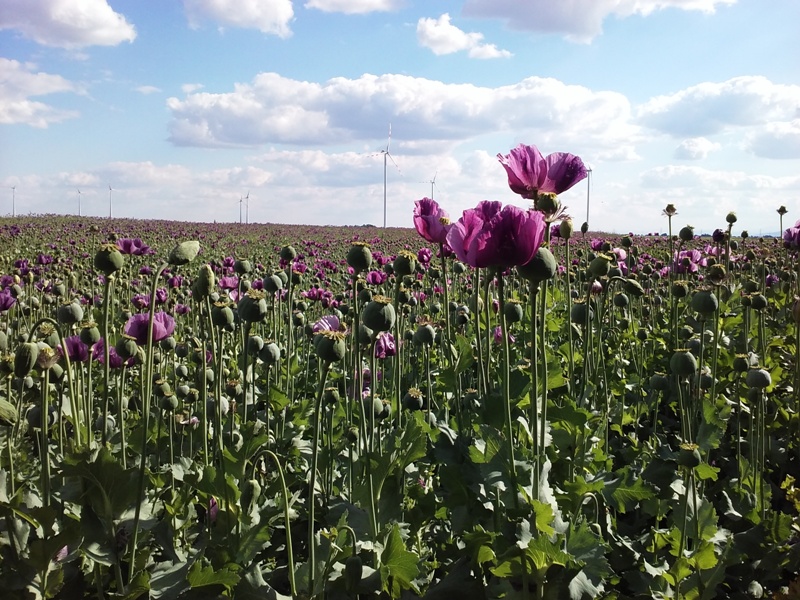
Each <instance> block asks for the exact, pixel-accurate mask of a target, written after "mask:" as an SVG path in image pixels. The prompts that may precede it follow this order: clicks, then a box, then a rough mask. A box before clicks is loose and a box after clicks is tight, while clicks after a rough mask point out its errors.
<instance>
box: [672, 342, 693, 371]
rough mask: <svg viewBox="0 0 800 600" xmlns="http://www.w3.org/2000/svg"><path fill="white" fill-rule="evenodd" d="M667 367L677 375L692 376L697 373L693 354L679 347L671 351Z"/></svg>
mask: <svg viewBox="0 0 800 600" xmlns="http://www.w3.org/2000/svg"><path fill="white" fill-rule="evenodd" d="M669 367H670V369H671V370H672V372H673V373H675V374H676V375H677V376H678V377H693V376H694V375H695V373H697V359H696V358H695V357H694V354H692V353H691V352H689V351H688V350H686V349H685V348H681V349H679V350H675V352H674V353H673V355H672V358H670V360H669Z"/></svg>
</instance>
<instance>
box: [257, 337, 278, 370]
mask: <svg viewBox="0 0 800 600" xmlns="http://www.w3.org/2000/svg"><path fill="white" fill-rule="evenodd" d="M258 358H260V359H261V361H262V362H263V363H264V364H265V365H267V366H269V367H271V366H273V365H276V364H278V363H279V362H280V360H281V349H280V347H279V346H278V344H276V343H275V342H265V343H263V346H262V348H261V350H259V352H258Z"/></svg>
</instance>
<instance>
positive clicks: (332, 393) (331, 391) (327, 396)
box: [322, 387, 341, 406]
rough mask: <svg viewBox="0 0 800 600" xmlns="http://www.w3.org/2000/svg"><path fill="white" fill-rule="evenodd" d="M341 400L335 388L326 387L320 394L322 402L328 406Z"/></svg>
mask: <svg viewBox="0 0 800 600" xmlns="http://www.w3.org/2000/svg"><path fill="white" fill-rule="evenodd" d="M340 399H341V397H340V395H339V390H338V389H337V388H335V387H326V388H325V390H324V391H323V392H322V401H323V402H324V403H325V404H328V405H331V406H332V405H334V404H338V403H339V400H340Z"/></svg>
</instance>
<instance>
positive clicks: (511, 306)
mask: <svg viewBox="0 0 800 600" xmlns="http://www.w3.org/2000/svg"><path fill="white" fill-rule="evenodd" d="M503 314H505V316H506V321H507V322H508V323H519V322H520V321H522V316H523V311H522V304H520V303H519V302H517V301H516V300H507V301H506V303H505V304H504V305H503Z"/></svg>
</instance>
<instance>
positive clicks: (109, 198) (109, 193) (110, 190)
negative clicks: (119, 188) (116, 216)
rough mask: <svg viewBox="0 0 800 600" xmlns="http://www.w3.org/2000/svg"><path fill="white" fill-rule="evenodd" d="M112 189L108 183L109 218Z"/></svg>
mask: <svg viewBox="0 0 800 600" xmlns="http://www.w3.org/2000/svg"><path fill="white" fill-rule="evenodd" d="M112 191H113V188H112V187H111V184H110V183H109V184H108V218H109V219H110V218H111V192H112Z"/></svg>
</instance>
